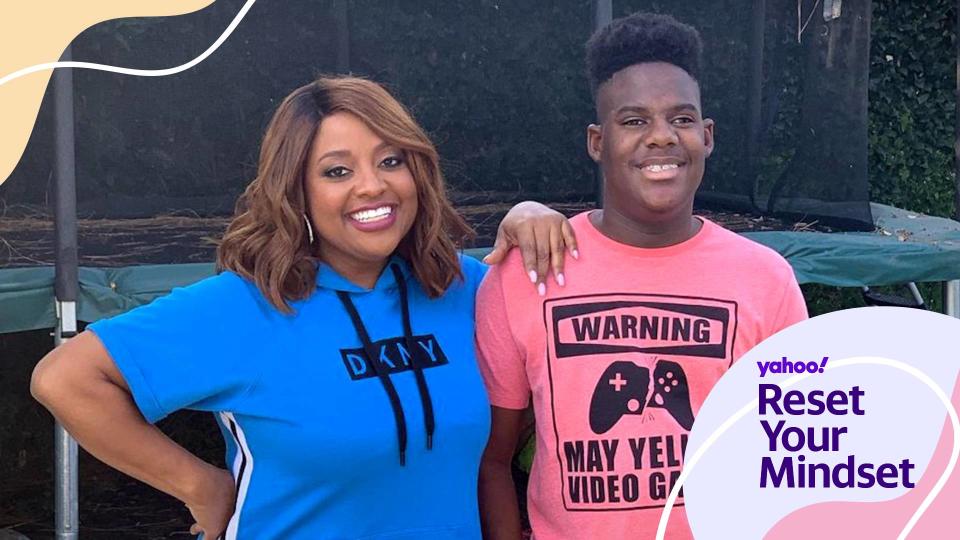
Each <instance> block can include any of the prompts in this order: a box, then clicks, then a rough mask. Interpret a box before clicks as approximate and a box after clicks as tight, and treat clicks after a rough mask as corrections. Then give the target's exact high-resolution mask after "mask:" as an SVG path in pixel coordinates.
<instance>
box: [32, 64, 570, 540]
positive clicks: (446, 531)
mask: <svg viewBox="0 0 960 540" xmlns="http://www.w3.org/2000/svg"><path fill="white" fill-rule="evenodd" d="M522 210H523V209H520V210H518V212H517V213H516V214H515V216H521V217H518V218H517V219H515V220H513V222H514V223H516V224H517V225H515V226H511V225H510V223H509V222H510V221H511V219H512V218H511V219H508V220H505V226H504V229H507V230H508V232H509V233H510V234H509V235H510V236H512V237H521V236H523V237H527V238H534V237H539V238H540V239H541V242H540V243H539V244H537V245H536V246H533V245H532V244H533V242H530V243H529V244H531V245H529V246H527V253H528V254H529V253H534V252H536V251H538V250H537V249H536V248H537V247H539V248H540V249H539V251H541V252H545V251H549V250H548V249H545V246H544V244H546V242H544V241H543V240H545V239H551V242H550V245H552V246H553V248H554V251H559V259H561V260H562V253H563V249H564V245H570V246H571V247H572V243H571V242H572V239H568V240H567V241H566V242H564V240H563V237H564V234H565V231H568V229H566V228H565V227H566V222H565V221H564V220H558V219H556V215H555V214H554V213H552V212H551V211H549V210H547V209H545V208H543V207H539V208H534V209H532V210H531V209H530V208H529V207H528V208H527V211H526V214H524V212H523V211H522ZM530 215H534V216H535V217H536V216H539V217H536V219H533V220H532V221H533V223H534V224H535V225H531V224H530V223H531V220H530V219H529V217H530ZM468 233H469V227H468V226H467V225H466V224H465V223H464V222H463V220H462V219H461V218H460V217H459V216H458V215H457V214H456V213H455V212H454V210H453V208H452V207H451V205H450V203H449V201H448V200H447V199H446V197H445V195H444V188H443V180H442V176H441V173H440V169H439V166H438V159H437V154H436V151H435V149H434V147H433V145H432V144H431V143H430V141H429V140H428V138H427V137H426V135H425V134H424V132H423V131H422V129H421V128H420V127H419V126H418V125H417V124H416V123H415V122H414V120H413V119H412V118H411V117H410V115H409V114H408V113H407V112H406V111H405V110H404V108H403V107H402V106H401V105H400V104H399V103H398V102H397V101H396V100H395V99H394V98H393V97H392V96H390V95H389V94H388V93H387V92H386V91H385V90H384V89H383V88H381V87H380V86H378V85H376V84H374V83H372V82H369V81H366V80H362V79H356V78H324V79H320V80H318V81H316V82H314V83H311V84H309V85H306V86H304V87H302V88H299V89H297V90H296V91H294V92H293V93H292V94H291V95H290V96H288V97H287V98H286V100H284V102H283V103H282V104H281V105H280V107H279V109H278V110H277V112H276V114H275V115H274V118H273V120H272V121H271V123H270V126H269V127H268V129H267V133H266V135H265V137H264V141H263V146H262V148H261V153H260V163H259V169H258V175H257V178H256V179H255V180H254V181H253V182H252V183H251V185H250V186H249V187H248V188H247V190H246V192H245V194H244V195H243V197H242V199H241V201H240V203H239V204H238V214H237V216H236V218H235V219H234V221H233V222H232V223H231V225H230V226H229V228H228V229H227V232H226V234H225V236H224V239H223V242H222V244H221V246H220V248H219V251H218V267H219V268H220V269H221V270H223V272H222V273H220V274H219V275H217V276H215V277H213V278H210V279H207V280H204V281H201V282H199V283H197V284H195V285H193V286H190V287H186V288H183V289H178V290H176V291H174V292H173V293H171V294H170V295H169V296H167V297H165V298H161V299H158V300H157V301H155V302H153V303H152V304H150V305H148V306H145V307H143V308H140V309H137V310H134V311H131V312H129V313H127V314H124V315H122V316H119V317H116V318H113V319H109V320H104V321H100V322H97V323H95V324H92V325H90V327H89V328H88V331H87V332H84V333H83V334H81V335H79V336H77V337H76V338H75V339H73V340H71V341H69V342H68V343H67V344H65V345H63V346H62V347H60V348H58V349H56V350H54V351H53V352H51V353H50V354H49V355H47V357H46V358H44V359H43V360H42V361H41V362H40V363H39V364H38V366H37V367H36V370H35V371H34V375H33V381H32V391H33V393H34V395H35V396H36V397H37V399H38V400H40V401H41V402H42V403H43V404H44V405H45V406H47V407H48V408H49V409H50V410H51V411H52V412H53V414H54V415H55V416H56V417H57V418H58V419H59V420H60V421H61V422H62V423H63V424H64V426H65V427H66V428H67V429H68V430H69V431H70V432H71V433H72V434H73V435H74V436H75V437H76V438H77V440H78V441H79V442H80V444H82V445H83V446H84V447H85V448H86V449H87V450H89V451H90V452H91V453H92V454H94V455H95V456H97V457H98V458H100V459H102V460H103V461H105V462H107V463H108V464H110V465H112V466H114V467H116V468H118V469H119V470H121V471H123V472H125V473H127V474H130V475H131V476H134V477H136V478H139V479H141V480H143V481H145V482H147V483H148V484H150V485H152V486H154V487H156V488H157V489H160V490H162V491H164V492H166V493H169V494H170V495H173V496H174V497H176V498H178V499H180V500H181V501H183V502H184V503H185V504H186V505H187V506H188V508H189V509H190V511H191V513H192V514H193V517H194V518H195V520H196V525H194V527H193V528H192V529H191V532H193V533H201V532H202V533H204V535H205V536H206V537H208V538H217V537H219V536H220V535H221V533H223V534H224V535H225V537H226V538H236V537H240V538H257V539H262V538H284V539H296V538H305V539H306V538H309V539H318V538H358V537H363V538H380V537H389V538H391V539H395V540H396V539H406V538H410V539H413V538H417V539H431V538H479V537H480V529H479V522H478V515H477V503H476V493H477V489H476V488H477V486H476V478H477V469H478V464H479V459H480V455H481V452H482V450H483V447H484V444H485V442H486V438H487V431H488V424H489V406H488V403H487V399H486V395H485V392H484V389H483V385H482V383H481V381H480V376H479V373H478V372H477V368H476V364H475V360H474V353H473V312H474V294H475V292H476V289H477V286H478V285H479V283H480V280H481V278H482V276H483V273H484V267H483V266H482V265H481V264H480V263H478V262H476V261H473V260H472V259H469V258H463V257H461V256H459V255H458V254H457V252H456V248H455V246H456V241H458V240H461V239H462V238H463V237H464V236H466V235H467V234H468ZM555 258H556V257H555ZM540 259H541V261H544V260H545V258H544V257H542V256H541V257H540ZM532 279H533V278H532ZM542 287H543V284H542V281H541V283H540V288H541V290H542ZM181 408H191V409H199V410H207V411H211V412H215V413H217V418H218V422H219V424H220V427H221V429H222V431H223V435H224V438H225V440H226V442H227V463H228V465H229V466H230V467H231V469H232V471H231V472H227V471H225V470H222V469H219V468H217V467H214V466H212V465H209V464H207V463H205V462H203V461H201V460H200V459H198V458H197V457H195V456H193V455H191V454H190V453H188V452H187V451H186V450H184V449H183V448H181V447H180V446H178V445H177V444H175V443H174V442H173V441H171V440H170V439H168V438H167V437H166V436H164V435H163V434H162V433H161V432H160V431H159V430H158V429H156V428H155V427H153V426H152V425H151V423H152V422H155V421H156V420H158V419H160V418H162V417H163V416H166V415H167V414H169V413H171V412H173V411H175V410H177V409H181Z"/></svg>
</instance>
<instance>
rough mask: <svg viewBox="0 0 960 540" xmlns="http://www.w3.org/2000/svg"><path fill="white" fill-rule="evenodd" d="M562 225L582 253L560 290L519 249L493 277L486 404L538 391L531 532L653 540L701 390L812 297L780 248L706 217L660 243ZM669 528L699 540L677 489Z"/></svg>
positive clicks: (488, 300)
mask: <svg viewBox="0 0 960 540" xmlns="http://www.w3.org/2000/svg"><path fill="white" fill-rule="evenodd" d="M570 222H571V225H572V226H573V228H574V230H575V231H576V235H577V241H578V244H579V246H580V258H579V260H573V259H572V258H569V257H568V258H567V263H566V270H565V272H564V273H565V275H566V283H567V284H566V287H559V286H557V285H556V284H551V286H550V287H549V290H548V294H547V296H546V297H540V296H538V295H537V292H536V290H535V289H534V287H532V286H531V284H530V280H529V278H528V277H527V275H526V272H525V271H524V269H523V265H522V261H521V259H520V256H519V254H518V253H517V251H516V250H514V252H513V253H512V254H511V257H510V259H508V260H507V262H506V263H504V264H502V265H499V266H495V267H493V268H491V269H490V271H489V272H488V273H487V276H486V278H485V279H484V281H483V284H482V285H481V286H480V291H479V293H478V298H477V345H478V351H479V355H478V359H479V361H480V368H481V373H482V374H483V376H484V379H485V381H486V384H487V390H488V392H489V395H490V402H491V403H492V404H493V405H494V406H497V407H502V408H506V409H524V408H526V407H527V405H528V404H529V403H530V402H531V397H532V403H533V409H534V413H535V417H536V425H537V432H536V433H537V435H536V454H535V458H534V461H533V469H532V471H531V474H530V483H529V486H528V492H527V496H528V505H527V508H528V510H529V513H530V522H531V524H532V526H533V535H534V538H535V540H554V539H558V540H559V539H563V540H570V539H585V540H586V539H590V540H593V539H597V538H604V539H607V538H610V539H617V538H654V536H655V533H656V530H657V525H658V522H659V519H660V514H661V511H662V508H663V505H664V502H665V500H666V498H667V496H668V495H669V493H670V488H671V486H672V483H673V482H675V481H676V479H677V477H678V476H679V474H680V470H681V466H682V464H683V453H684V449H685V448H686V443H687V435H688V433H689V431H690V428H691V426H692V424H693V420H694V417H695V416H696V414H697V412H698V411H699V409H700V405H701V404H702V403H703V401H704V399H705V398H706V396H707V393H708V392H709V391H710V389H711V388H712V387H713V385H714V384H715V383H716V382H717V380H718V379H719V378H720V376H721V375H723V373H724V372H725V371H726V370H727V369H728V368H729V367H730V366H731V365H732V364H733V362H734V361H735V360H736V359H737V358H739V357H740V356H742V355H743V354H744V353H745V352H747V351H748V350H750V348H752V347H753V346H754V345H756V344H757V343H759V342H760V341H762V340H763V339H765V338H766V337H768V336H770V335H772V334H774V333H775V332H777V331H779V330H780V329H782V328H785V327H787V326H789V325H791V324H793V323H795V322H797V321H800V320H803V319H805V318H806V317H807V311H806V306H805V304H804V301H803V296H802V295H801V293H800V288H799V286H798V285H797V281H796V279H795V278H794V275H793V271H792V270H791V268H790V266H789V265H788V264H787V262H786V261H785V260H784V259H783V258H782V257H781V256H780V255H778V254H777V253H776V252H774V251H772V250H770V249H768V248H766V247H764V246H761V245H760V244H757V243H754V242H752V241H750V240H747V239H745V238H743V237H741V236H739V235H737V234H735V233H732V232H730V231H728V230H726V229H724V228H722V227H720V226H719V225H716V224H714V223H712V222H711V221H709V220H706V219H703V226H702V227H701V229H700V231H699V232H698V233H697V234H696V235H695V236H694V237H693V238H691V239H689V240H687V241H685V242H682V243H680V244H676V245H673V246H669V247H665V248H658V249H642V248H635V247H631V246H627V245H625V244H620V243H617V242H615V241H613V240H611V239H609V238H607V237H606V236H604V235H603V234H601V233H600V232H599V231H598V230H597V229H596V228H595V227H594V226H593V225H592V224H591V223H590V219H589V217H588V214H587V213H584V214H580V215H578V216H576V217H574V218H573V219H572V220H571V221H570ZM681 494H682V491H681ZM667 538H670V539H671V540H675V539H684V538H692V536H691V534H690V529H689V526H688V525H687V520H686V514H685V513H684V510H683V498H682V497H681V498H678V499H677V503H676V505H675V509H674V511H673V512H672V514H671V516H670V522H669V526H668V532H667Z"/></svg>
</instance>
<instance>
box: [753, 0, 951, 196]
mask: <svg viewBox="0 0 960 540" xmlns="http://www.w3.org/2000/svg"><path fill="white" fill-rule="evenodd" d="M958 1H960V0H958ZM766 7H767V2H766V0H753V16H752V18H751V19H750V38H749V39H750V41H749V43H750V51H749V54H750V76H749V78H748V83H747V86H748V89H749V92H748V94H747V174H748V178H750V182H751V185H752V186H753V187H752V188H751V190H750V201H751V203H752V204H753V206H754V208H758V202H757V198H758V195H759V193H758V192H759V188H760V186H759V180H760V165H759V164H760V124H761V122H762V121H763V118H762V117H763V110H762V102H763V48H764V39H763V38H764V30H765V29H766V28H765V23H766Z"/></svg>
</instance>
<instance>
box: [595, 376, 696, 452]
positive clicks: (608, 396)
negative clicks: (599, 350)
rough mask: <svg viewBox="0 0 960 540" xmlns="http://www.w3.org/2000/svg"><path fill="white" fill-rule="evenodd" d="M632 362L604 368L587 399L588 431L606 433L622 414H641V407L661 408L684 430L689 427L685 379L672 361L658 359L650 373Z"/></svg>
mask: <svg viewBox="0 0 960 540" xmlns="http://www.w3.org/2000/svg"><path fill="white" fill-rule="evenodd" d="M650 382H651V381H650V370H649V369H647V368H645V367H641V366H638V365H637V364H634V363H633V362H628V361H623V360H620V361H616V362H613V363H612V364H610V365H609V366H607V369H606V370H604V372H603V375H601V376H600V380H599V381H597V386H596V388H595V389H594V391H593V397H592V398H591V399H590V429H592V430H593V432H594V433H596V434H597V435H601V434H603V433H606V432H607V431H610V429H611V428H613V426H615V425H616V424H617V422H619V421H620V419H621V418H623V416H624V415H626V414H641V413H643V409H644V407H651V408H658V409H664V410H666V411H667V412H669V413H670V416H672V417H673V419H674V420H676V421H677V423H678V424H680V426H681V427H683V428H684V429H687V430H689V429H690V428H691V427H693V410H692V409H691V408H690V389H689V387H688V386H687V376H686V374H685V373H684V372H683V369H682V368H681V367H680V364H678V363H676V362H670V361H668V360H659V361H658V362H657V365H656V367H655V368H654V372H653V395H651V396H650V399H649V401H648V400H647V395H648V394H650Z"/></svg>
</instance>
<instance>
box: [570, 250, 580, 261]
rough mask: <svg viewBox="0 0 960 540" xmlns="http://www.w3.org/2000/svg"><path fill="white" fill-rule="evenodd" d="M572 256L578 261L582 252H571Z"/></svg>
mask: <svg viewBox="0 0 960 540" xmlns="http://www.w3.org/2000/svg"><path fill="white" fill-rule="evenodd" d="M570 254H571V255H573V258H574V259H578V260H579V259H580V252H579V251H577V250H576V249H575V250H573V251H571V252H570Z"/></svg>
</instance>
